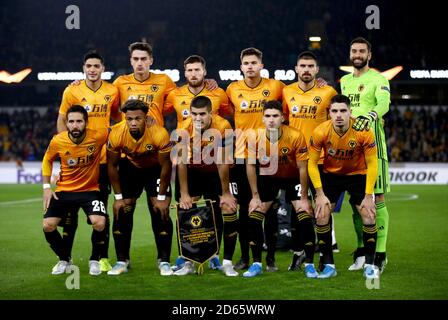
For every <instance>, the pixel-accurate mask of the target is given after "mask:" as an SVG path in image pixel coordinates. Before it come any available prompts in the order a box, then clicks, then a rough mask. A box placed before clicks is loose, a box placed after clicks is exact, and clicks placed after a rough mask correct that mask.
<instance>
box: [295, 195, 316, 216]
mask: <svg viewBox="0 0 448 320" xmlns="http://www.w3.org/2000/svg"><path fill="white" fill-rule="evenodd" d="M298 207H299V208H298V209H299V210H298V211H305V212H307V213H308V214H310V215H311V216H312V215H313V207H312V206H311V202H310V199H308V198H307V199H300V200H299V206H298Z"/></svg>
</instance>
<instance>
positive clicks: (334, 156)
mask: <svg viewBox="0 0 448 320" xmlns="http://www.w3.org/2000/svg"><path fill="white" fill-rule="evenodd" d="M330 118H331V120H328V121H326V122H324V123H322V124H320V125H319V126H318V127H317V128H316V129H315V130H314V131H313V134H312V136H311V142H310V152H309V154H310V159H309V162H308V173H309V175H310V178H311V181H312V183H313V185H314V187H315V188H316V208H315V217H316V233H317V239H318V241H319V248H320V251H321V253H322V260H323V264H324V269H323V271H322V272H321V273H320V274H319V276H318V277H319V278H330V277H334V276H336V274H337V273H336V267H335V265H334V260H333V251H332V248H331V221H330V220H331V214H330V212H331V209H332V208H333V207H334V205H335V203H336V201H337V200H338V198H339V196H340V194H341V193H342V192H344V191H348V192H349V193H350V203H351V204H352V205H354V206H356V208H357V209H358V211H359V213H360V215H361V218H362V223H363V227H362V229H363V242H364V253H365V258H366V263H365V266H364V276H365V277H366V278H368V279H375V278H378V277H379V270H378V267H376V266H375V265H374V264H373V263H374V256H375V248H376V238H377V228H376V224H375V201H374V198H373V197H374V196H373V188H374V185H375V179H376V175H377V171H378V158H377V155H376V154H377V150H376V142H375V137H374V134H373V132H372V131H356V130H354V129H353V128H352V125H353V124H354V122H355V120H352V119H350V99H349V98H348V97H346V96H344V95H336V96H334V97H333V98H332V99H331V104H330ZM322 150H323V151H324V162H323V166H322V170H321V172H319V168H318V162H319V159H320V156H321V154H322Z"/></svg>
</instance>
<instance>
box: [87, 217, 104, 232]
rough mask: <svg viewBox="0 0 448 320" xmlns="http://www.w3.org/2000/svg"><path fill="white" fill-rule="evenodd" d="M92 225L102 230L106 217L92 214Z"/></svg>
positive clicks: (97, 229)
mask: <svg viewBox="0 0 448 320" xmlns="http://www.w3.org/2000/svg"><path fill="white" fill-rule="evenodd" d="M90 221H91V222H92V227H93V229H94V230H95V231H98V232H101V231H103V230H104V227H105V225H106V218H105V217H103V216H90Z"/></svg>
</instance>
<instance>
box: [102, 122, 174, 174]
mask: <svg viewBox="0 0 448 320" xmlns="http://www.w3.org/2000/svg"><path fill="white" fill-rule="evenodd" d="M172 145H173V143H172V142H171V141H170V136H169V134H168V131H166V129H165V128H164V127H161V126H159V125H157V124H154V125H152V126H151V127H149V128H148V127H146V128H145V133H144V134H143V136H142V137H141V138H140V139H139V140H138V141H137V140H135V139H134V138H133V137H132V136H131V134H130V133H129V129H128V127H127V124H126V121H122V122H120V123H117V124H116V125H114V126H113V127H112V130H111V132H110V134H109V141H108V142H107V150H108V151H111V152H114V153H123V154H125V155H126V157H127V158H128V159H129V161H131V162H132V163H133V164H134V165H135V166H136V167H137V168H148V167H152V166H155V165H157V164H158V163H159V160H158V154H159V153H163V152H170V151H171V148H172Z"/></svg>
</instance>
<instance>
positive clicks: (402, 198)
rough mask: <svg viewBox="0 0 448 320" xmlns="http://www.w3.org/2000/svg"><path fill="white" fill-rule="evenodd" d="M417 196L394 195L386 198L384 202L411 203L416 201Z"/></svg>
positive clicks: (407, 194) (410, 194)
mask: <svg viewBox="0 0 448 320" xmlns="http://www.w3.org/2000/svg"><path fill="white" fill-rule="evenodd" d="M417 199H418V194H413V193H396V194H391V195H390V196H389V197H386V201H411V200H417Z"/></svg>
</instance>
